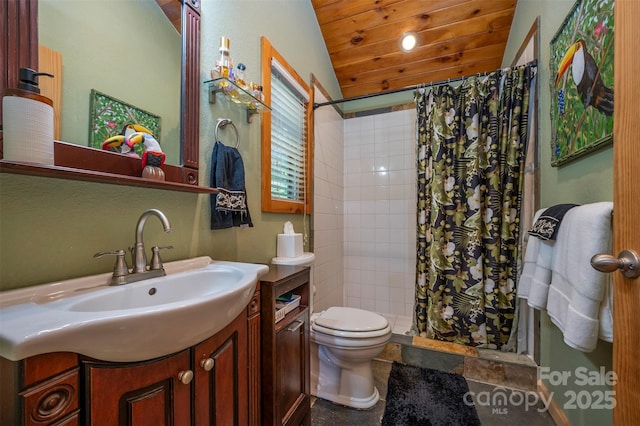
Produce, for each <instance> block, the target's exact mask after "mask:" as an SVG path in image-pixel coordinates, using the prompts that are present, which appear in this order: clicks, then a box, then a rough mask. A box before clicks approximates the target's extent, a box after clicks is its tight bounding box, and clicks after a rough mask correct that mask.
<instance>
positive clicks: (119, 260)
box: [93, 250, 129, 284]
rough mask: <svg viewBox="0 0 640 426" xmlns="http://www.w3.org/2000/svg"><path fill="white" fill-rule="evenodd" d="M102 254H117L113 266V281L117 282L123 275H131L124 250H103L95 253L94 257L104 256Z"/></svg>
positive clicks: (113, 282)
mask: <svg viewBox="0 0 640 426" xmlns="http://www.w3.org/2000/svg"><path fill="white" fill-rule="evenodd" d="M102 256H116V264H115V265H114V266H113V277H112V278H111V283H112V284H116V283H117V282H118V281H119V280H118V279H120V280H121V279H122V277H125V276H127V275H129V266H127V261H126V260H125V258H124V256H125V251H124V250H116V251H101V252H99V253H96V254H94V255H93V257H96V258H97V257H102Z"/></svg>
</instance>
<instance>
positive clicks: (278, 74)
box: [271, 60, 308, 202]
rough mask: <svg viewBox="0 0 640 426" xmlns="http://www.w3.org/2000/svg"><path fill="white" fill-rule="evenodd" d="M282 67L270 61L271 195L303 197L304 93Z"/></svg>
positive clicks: (303, 199) (280, 198) (291, 199)
mask: <svg viewBox="0 0 640 426" xmlns="http://www.w3.org/2000/svg"><path fill="white" fill-rule="evenodd" d="M297 86H298V85H297V84H295V80H293V79H292V78H291V77H290V76H289V75H288V73H287V72H286V70H284V68H283V67H282V66H280V64H278V63H277V62H276V61H275V60H273V61H272V64H271V198H272V199H279V200H286V201H299V202H304V201H305V196H306V194H305V183H306V182H305V164H306V154H307V153H306V146H307V144H306V135H307V132H306V125H307V123H306V111H307V101H308V96H307V94H306V93H305V92H304V91H302V92H301V91H300V89H299V88H298V87H297Z"/></svg>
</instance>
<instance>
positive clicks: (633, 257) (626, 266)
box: [591, 250, 640, 278]
mask: <svg viewBox="0 0 640 426" xmlns="http://www.w3.org/2000/svg"><path fill="white" fill-rule="evenodd" d="M639 265H640V258H639V257H638V253H636V252H635V251H633V250H622V251H621V252H620V254H619V255H618V257H615V256H611V255H610V254H596V255H595V256H593V257H592V258H591V266H592V267H593V268H594V269H596V270H598V271H600V272H613V271H616V270H618V269H619V270H620V272H622V275H624V276H625V277H627V278H637V277H638V276H640V269H639Z"/></svg>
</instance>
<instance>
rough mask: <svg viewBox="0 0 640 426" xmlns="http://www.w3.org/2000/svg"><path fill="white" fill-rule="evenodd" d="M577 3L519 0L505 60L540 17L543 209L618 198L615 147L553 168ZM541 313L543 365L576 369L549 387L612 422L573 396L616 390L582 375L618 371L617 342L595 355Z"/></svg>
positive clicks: (596, 419) (573, 413) (573, 415)
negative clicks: (558, 94)
mask: <svg viewBox="0 0 640 426" xmlns="http://www.w3.org/2000/svg"><path fill="white" fill-rule="evenodd" d="M573 4H574V1H573V0H571V1H569V0H519V1H518V6H517V9H516V14H515V17H514V21H513V26H512V29H511V33H510V35H509V43H508V45H507V50H506V52H505V56H504V62H503V66H508V65H509V64H510V63H511V61H512V59H513V58H514V57H515V55H516V53H517V51H518V49H519V48H520V45H521V44H522V43H523V41H524V39H525V37H526V35H527V33H528V32H529V29H530V28H531V25H532V24H533V23H534V21H535V19H536V17H538V16H539V17H540V29H539V31H540V59H539V63H538V78H539V86H538V87H539V89H540V91H539V94H538V102H539V107H538V111H539V115H538V143H539V153H540V174H539V175H540V207H543V208H544V207H548V206H551V205H554V204H558V203H567V202H569V203H578V204H584V203H591V202H598V201H611V200H612V199H613V149H612V148H611V147H610V146H609V147H606V148H604V149H602V150H600V151H598V152H596V153H593V154H590V155H588V156H586V157H581V158H578V159H576V160H574V161H572V162H570V163H568V164H566V165H563V166H561V167H551V163H550V160H551V146H550V142H549V141H550V137H551V121H550V109H549V105H550V99H549V97H550V89H549V78H550V75H551V72H550V70H549V57H550V50H549V44H550V42H551V39H552V38H553V37H554V35H555V33H556V31H557V30H558V28H559V27H560V25H561V24H562V22H563V20H564V18H565V16H566V15H567V14H568V13H569V10H570V9H571V7H572V6H573ZM541 316H542V319H541V324H540V347H541V354H540V358H541V367H545V368H548V369H549V371H550V372H569V373H571V377H569V378H568V379H567V380H566V381H565V382H566V385H562V384H556V385H554V384H552V383H551V382H550V381H549V380H545V384H546V386H547V387H548V388H549V390H550V391H551V392H553V394H554V395H553V397H554V400H555V401H556V403H557V404H558V405H559V406H560V407H561V408H563V409H564V412H565V414H566V415H567V417H568V418H569V420H570V421H571V423H572V424H575V425H598V426H602V425H607V424H611V411H610V410H605V409H597V408H593V409H579V408H577V405H576V408H571V402H572V401H571V398H572V395H573V394H576V395H577V394H579V393H580V392H582V398H583V401H586V400H587V398H591V399H592V400H595V399H596V398H597V397H598V393H599V392H602V391H606V390H610V387H608V386H590V385H583V384H581V383H582V382H581V380H580V377H576V376H577V375H578V376H579V375H580V374H581V373H582V371H583V370H582V369H584V370H585V371H588V372H597V371H599V369H600V368H601V367H603V368H604V369H605V371H610V370H612V345H611V344H610V343H606V342H603V341H599V343H598V346H597V348H596V349H595V350H594V351H593V352H591V353H584V352H580V351H577V350H574V349H572V348H570V347H569V346H567V345H566V344H565V343H564V341H563V338H562V333H561V332H560V330H559V329H558V328H557V327H556V326H555V325H553V324H552V323H551V321H550V319H549V317H548V316H547V315H546V314H544V313H543V314H542V315H541ZM577 369H579V370H577ZM558 382H561V381H558Z"/></svg>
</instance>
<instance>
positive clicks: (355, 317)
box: [311, 306, 391, 339]
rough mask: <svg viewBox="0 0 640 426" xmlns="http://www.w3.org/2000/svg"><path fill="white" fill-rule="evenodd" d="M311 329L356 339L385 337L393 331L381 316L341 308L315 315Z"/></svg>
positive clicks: (336, 307) (354, 309) (359, 310)
mask: <svg viewBox="0 0 640 426" xmlns="http://www.w3.org/2000/svg"><path fill="white" fill-rule="evenodd" d="M311 329H312V330H313V331H316V332H319V333H323V334H327V335H331V336H337V337H345V338H354V339H357V338H360V339H366V338H371V337H380V336H385V335H387V334H389V333H390V331H391V328H390V327H389V322H388V321H387V319H386V318H385V317H383V316H381V315H378V314H376V313H373V312H369V311H364V310H362V309H356V308H347V307H339V306H334V307H331V308H329V309H327V310H326V311H324V312H321V313H319V314H317V315H314V317H313V320H312V324H311Z"/></svg>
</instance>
